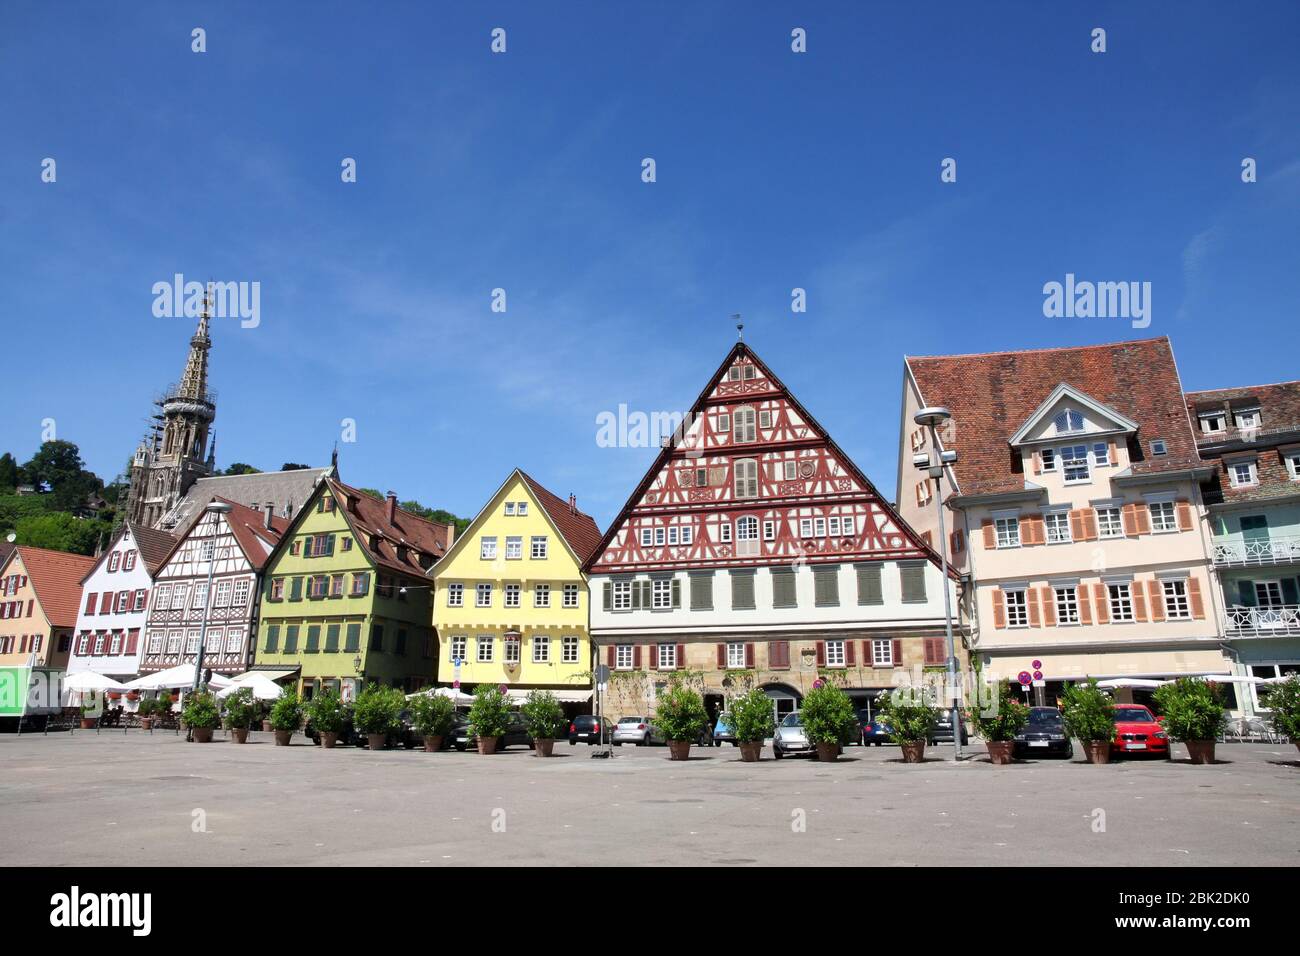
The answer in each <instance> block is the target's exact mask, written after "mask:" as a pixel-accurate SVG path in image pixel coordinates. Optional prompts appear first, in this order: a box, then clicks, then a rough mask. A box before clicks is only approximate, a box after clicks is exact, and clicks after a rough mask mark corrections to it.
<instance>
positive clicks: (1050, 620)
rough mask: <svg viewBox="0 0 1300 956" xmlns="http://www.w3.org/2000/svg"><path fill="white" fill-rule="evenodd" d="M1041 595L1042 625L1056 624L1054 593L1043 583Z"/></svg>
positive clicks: (1052, 625)
mask: <svg viewBox="0 0 1300 956" xmlns="http://www.w3.org/2000/svg"><path fill="white" fill-rule="evenodd" d="M1042 595H1043V626H1044V627H1055V626H1056V595H1055V593H1053V591H1052V589H1051V587H1050V586H1047V585H1044V586H1043V590H1042Z"/></svg>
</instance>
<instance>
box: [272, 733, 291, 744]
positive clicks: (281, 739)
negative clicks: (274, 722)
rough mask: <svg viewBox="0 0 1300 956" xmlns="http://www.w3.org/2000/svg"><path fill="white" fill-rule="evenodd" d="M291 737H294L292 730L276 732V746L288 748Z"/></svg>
mask: <svg viewBox="0 0 1300 956" xmlns="http://www.w3.org/2000/svg"><path fill="white" fill-rule="evenodd" d="M291 737H293V731H292V730H277V731H276V732H275V745H276V746H277V747H287V746H289V739H290V738H291Z"/></svg>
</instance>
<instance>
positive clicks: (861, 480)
mask: <svg viewBox="0 0 1300 956" xmlns="http://www.w3.org/2000/svg"><path fill="white" fill-rule="evenodd" d="M742 357H748V358H749V360H750V361H751V362H753V364H754V365H755V366H757V367H758V369H759V371H761V372H762V373H763V375H764V377H765V378H766V379H767V380H768V381H770V383H771V386H772V390H773V391H774V392H776V393H779V394H780V395H781V397H782V398H783V399H784V400H785V401H786V402H788V403H789V404H790V406H791V407H792V408H793V409H794V410H795V411H796V412H797V413H798V414H799V416H800V417H801V418H802V419H803V421H804V423H805V424H806V425H807V427H808V428H809V429H811V430H812V432H813V433H814V434H815V435H816V436H817V438H818V439H819V440H820V441H822V442H824V443H825V445H826V448H827V449H828V450H829V451H830V452H831V453H832V454H833V455H834V456H835V458H836V459H837V460H838V462H839V463H840V464H841V465H842V466H843V467H844V469H845V470H846V471H847V472H848V474H849V475H850V476H851V477H852V478H853V479H854V480H855V481H857V482H858V484H859V485H861V487H862V489H863V491H864V493H865V494H866V495H869V496H870V497H872V498H874V499H875V502H876V504H877V505H878V506H879V507H880V509H881V510H882V511H883V512H884V513H885V514H886V515H887V516H888V518H889V519H890V520H891V521H893V522H894V526H895V527H896V528H897V529H898V533H899V534H900V535H902V537H903V538H904V539H905V540H906V541H907V542H908V544H909V545H911V546H912V547H913V548H915V550H916V551H917V552H920V553H918V554H917V557H920V556H922V554H923V555H924V556H925V557H926V558H928V559H929V560H931V561H933V562H935V563H936V564H938V563H939V560H940V559H939V555H938V554H937V552H935V550H934V549H933V548H932V547H931V546H929V545H927V544H926V543H925V542H924V541H923V540H922V539H921V537H920V536H919V535H918V534H917V533H916V532H915V531H914V530H913V529H912V527H911V525H909V524H908V523H907V522H906V521H904V520H903V518H902V516H901V515H899V514H898V512H897V510H896V509H895V508H894V506H893V505H892V504H890V502H889V500H888V499H887V498H885V497H884V496H883V495H881V494H880V492H879V491H878V490H877V489H876V486H875V485H874V484H873V483H872V481H871V479H869V478H868V477H867V476H866V475H865V474H864V473H863V472H862V470H861V469H860V468H858V466H857V464H856V463H855V462H854V461H853V459H852V458H850V457H849V456H848V455H846V454H845V453H844V451H843V449H841V448H840V446H839V445H837V444H836V443H835V440H834V439H833V438H831V436H830V433H829V432H827V431H826V429H825V428H823V427H822V425H821V423H820V422H818V421H817V419H816V418H814V417H813V416H812V415H811V414H810V413H809V412H808V410H807V409H806V408H804V406H803V404H802V403H801V402H800V401H799V399H798V398H796V397H795V394H794V393H793V392H792V391H791V390H790V389H789V388H788V387H787V386H786V385H785V383H784V382H782V381H781V379H780V378H778V377H777V376H776V374H775V373H773V371H772V370H771V368H769V367H768V365H767V363H766V362H764V361H763V360H762V359H761V358H759V357H758V355H757V353H755V352H754V350H753V349H752V348H750V347H749V345H747V344H746V343H745V342H743V341H742V342H737V343H736V344H735V345H733V346H732V347H731V350H730V351H729V352H727V355H726V357H725V358H724V359H723V360H722V362H721V364H719V366H718V368H717V370H716V371H714V373H713V374H712V375H711V376H710V377H709V379H708V381H707V382H706V383H705V385H704V388H703V389H702V390H701V391H700V394H699V396H698V397H696V399H695V401H694V403H693V404H692V405H691V409H690V411H689V412H688V413H687V415H686V418H685V419H684V420H685V421H697V420H699V419H700V417H701V415H702V412H703V409H704V408H705V407H706V405H708V404H710V403H711V395H712V394H713V392H714V390H715V389H716V388H717V387H718V384H719V383H720V382H721V380H722V377H723V376H724V375H725V374H727V370H728V369H730V368H731V366H732V365H733V364H735V363H736V361H737V359H740V358H742ZM712 403H713V404H716V401H713V402H712ZM689 440H690V439H689V437H688V433H687V429H685V428H678V429H677V430H676V431H675V432H674V433H673V435H672V437H671V440H670V441H668V442H666V443H664V444H663V446H662V447H661V449H660V451H659V454H658V455H657V456H655V460H654V461H653V462H652V463H651V465H650V467H649V469H647V471H646V473H645V475H644V476H643V477H642V479H641V481H640V483H639V484H638V485H637V486H636V488H635V489H634V490H633V491H632V494H631V495H629V496H628V499H627V502H626V503H625V504H624V505H623V507H622V509H621V510H620V511H619V513H618V515H617V516H616V517H615V518H614V520H613V521H612V522H610V525H609V527H608V528H606V529H605V533H604V534H603V535H602V536H601V539H600V542H599V543H598V544H597V546H596V548H595V549H594V550H593V551H592V553H591V557H589V558H588V559H587V563H586V564H585V565H584V566H583V570H584V571H588V572H590V571H592V570H593V569H594V568H595V567H596V565H597V563H598V562H599V560H600V557H601V555H602V554H603V553H604V552H605V551H606V549H608V548H609V546H610V543H611V542H612V541H613V540H614V538H615V536H616V535H617V534H618V532H619V529H620V528H622V527H623V525H624V523H625V522H626V521H627V520H628V517H629V516H630V515H631V514H632V512H633V511H634V510H635V508H636V506H637V503H638V502H639V501H641V500H642V498H643V497H644V496H645V494H646V492H647V491H648V490H649V488H650V487H651V485H652V484H653V483H654V480H655V478H656V477H658V475H659V474H660V472H662V471H663V469H664V468H665V466H666V465H667V464H668V462H669V460H670V459H671V458H672V456H673V452H674V450H675V449H676V448H678V447H679V446H681V445H682V444H683V442H687V441H689ZM714 451H715V450H714V449H708V451H707V452H706V454H708V453H712V452H714ZM716 451H717V452H719V453H724V454H725V453H730V452H732V451H735V452H737V453H739V452H741V451H742V450H741V449H726V448H719V449H717V450H716ZM738 504H743V503H738Z"/></svg>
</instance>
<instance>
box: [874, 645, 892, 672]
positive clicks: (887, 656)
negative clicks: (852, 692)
mask: <svg viewBox="0 0 1300 956" xmlns="http://www.w3.org/2000/svg"><path fill="white" fill-rule="evenodd" d="M871 666H872V667H893V666H894V642H893V641H892V640H890V639H888V638H876V639H875V640H873V641H872V642H871Z"/></svg>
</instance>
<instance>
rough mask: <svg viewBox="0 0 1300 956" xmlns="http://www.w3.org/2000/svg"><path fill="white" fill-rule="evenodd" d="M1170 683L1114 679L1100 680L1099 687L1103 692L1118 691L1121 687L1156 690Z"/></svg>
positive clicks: (1127, 678) (1133, 678)
mask: <svg viewBox="0 0 1300 956" xmlns="http://www.w3.org/2000/svg"><path fill="white" fill-rule="evenodd" d="M1167 683H1169V682H1168V681H1163V680H1150V679H1148V678H1146V677H1112V678H1111V679H1110V680H1099V681H1097V686H1098V687H1100V688H1101V689H1102V690H1116V689H1117V688H1120V687H1130V688H1133V689H1134V690H1155V689H1156V688H1157V687H1160V686H1161V685H1162V684H1167Z"/></svg>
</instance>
